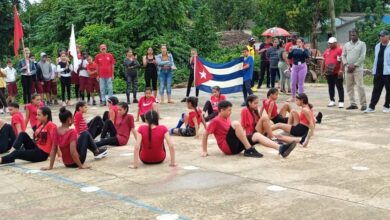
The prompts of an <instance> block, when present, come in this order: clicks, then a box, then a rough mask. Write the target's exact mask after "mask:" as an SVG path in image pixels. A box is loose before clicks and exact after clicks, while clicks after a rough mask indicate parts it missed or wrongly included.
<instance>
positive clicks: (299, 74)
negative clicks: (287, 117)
mask: <svg viewBox="0 0 390 220" xmlns="http://www.w3.org/2000/svg"><path fill="white" fill-rule="evenodd" d="M287 58H288V59H293V65H292V67H291V98H290V100H289V101H295V95H296V93H297V86H298V93H303V92H304V84H305V78H306V74H307V65H306V59H307V58H309V50H308V49H307V48H305V42H304V40H303V39H302V38H298V39H297V47H293V48H292V49H291V52H290V53H289V54H288V57H287Z"/></svg>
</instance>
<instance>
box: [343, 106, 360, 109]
mask: <svg viewBox="0 0 390 220" xmlns="http://www.w3.org/2000/svg"><path fill="white" fill-rule="evenodd" d="M345 109H347V110H354V109H358V107H357V106H356V105H350V106H348V107H347V108H345Z"/></svg>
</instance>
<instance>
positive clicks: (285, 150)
mask: <svg viewBox="0 0 390 220" xmlns="http://www.w3.org/2000/svg"><path fill="white" fill-rule="evenodd" d="M295 146H297V143H296V142H293V143H291V144H283V145H280V147H279V154H280V155H282V157H284V158H286V157H288V155H290V153H291V151H293V150H294V148H295Z"/></svg>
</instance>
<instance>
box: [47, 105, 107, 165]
mask: <svg viewBox="0 0 390 220" xmlns="http://www.w3.org/2000/svg"><path fill="white" fill-rule="evenodd" d="M59 118H60V121H61V124H62V125H61V126H60V127H58V128H57V129H56V130H55V132H54V134H53V147H52V149H51V152H50V165H49V167H44V168H42V170H51V169H53V166H54V161H55V157H56V154H57V151H58V149H60V150H61V156H62V162H63V163H64V165H65V166H66V167H74V168H76V167H78V168H80V169H88V168H90V166H89V165H86V164H85V163H84V162H85V159H86V157H87V149H89V150H90V151H92V153H93V154H94V155H95V159H101V158H103V157H106V156H107V149H106V148H97V147H96V144H95V143H94V141H93V139H92V137H91V135H90V134H89V133H88V132H84V133H82V134H81V135H80V136H79V137H78V138H77V132H76V130H75V129H72V128H69V127H70V126H71V125H72V123H73V119H72V113H71V112H70V111H69V110H66V108H65V107H61V108H60V113H59Z"/></svg>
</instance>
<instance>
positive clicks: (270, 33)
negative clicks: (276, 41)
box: [261, 27, 290, 37]
mask: <svg viewBox="0 0 390 220" xmlns="http://www.w3.org/2000/svg"><path fill="white" fill-rule="evenodd" d="M261 36H264V37H288V36H290V33H288V31H286V30H284V29H283V28H279V27H273V28H270V29H267V30H266V31H264V32H263V33H262V34H261Z"/></svg>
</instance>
